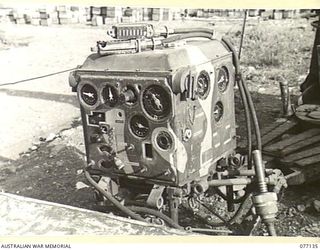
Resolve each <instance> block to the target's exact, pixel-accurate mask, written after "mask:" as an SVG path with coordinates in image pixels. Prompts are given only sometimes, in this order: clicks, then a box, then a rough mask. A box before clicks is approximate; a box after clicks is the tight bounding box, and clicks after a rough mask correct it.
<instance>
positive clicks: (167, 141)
mask: <svg viewBox="0 0 320 250" xmlns="http://www.w3.org/2000/svg"><path fill="white" fill-rule="evenodd" d="M156 140H157V144H158V146H159V147H160V148H161V149H163V150H168V149H170V148H172V138H171V136H170V134H169V133H168V132H165V131H162V132H160V133H159V134H158V136H157V139H156Z"/></svg>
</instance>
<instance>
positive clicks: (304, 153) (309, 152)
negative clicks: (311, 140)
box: [280, 146, 320, 164]
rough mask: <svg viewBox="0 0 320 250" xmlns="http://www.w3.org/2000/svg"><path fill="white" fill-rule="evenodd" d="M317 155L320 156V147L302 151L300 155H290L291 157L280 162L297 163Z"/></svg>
mask: <svg viewBox="0 0 320 250" xmlns="http://www.w3.org/2000/svg"><path fill="white" fill-rule="evenodd" d="M317 154H320V146H317V147H314V148H310V149H307V150H304V151H301V152H299V153H295V154H290V155H288V156H286V157H284V158H282V159H281V160H280V162H281V163H284V164H289V163H290V162H294V161H297V160H300V159H303V158H306V157H310V156H313V155H317Z"/></svg>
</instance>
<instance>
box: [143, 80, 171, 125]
mask: <svg viewBox="0 0 320 250" xmlns="http://www.w3.org/2000/svg"><path fill="white" fill-rule="evenodd" d="M143 107H144V109H145V111H146V112H147V113H148V115H150V116H151V117H152V118H153V119H155V120H161V119H163V118H165V117H167V116H168V115H169V114H170V111H171V100H170V95H169V93H168V92H167V91H166V90H165V89H164V88H163V87H161V86H158V85H151V86H149V87H148V88H146V90H145V91H144V93H143Z"/></svg>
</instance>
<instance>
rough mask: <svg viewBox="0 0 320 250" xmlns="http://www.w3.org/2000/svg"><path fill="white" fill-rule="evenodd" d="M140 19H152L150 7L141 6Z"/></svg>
mask: <svg viewBox="0 0 320 250" xmlns="http://www.w3.org/2000/svg"><path fill="white" fill-rule="evenodd" d="M142 20H143V21H151V20H152V8H143V9H142Z"/></svg>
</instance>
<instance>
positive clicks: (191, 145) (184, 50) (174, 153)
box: [70, 24, 280, 232]
mask: <svg viewBox="0 0 320 250" xmlns="http://www.w3.org/2000/svg"><path fill="white" fill-rule="evenodd" d="M108 34H109V36H110V37H112V39H110V40H108V41H99V42H97V46H96V48H95V50H96V53H94V54H92V55H90V56H89V57H88V58H87V60H86V61H85V62H84V64H83V65H82V66H80V67H79V68H78V69H77V70H76V71H74V72H72V73H71V74H70V85H71V86H72V88H73V90H74V91H76V92H77V94H78V98H79V101H80V104H81V114H82V122H83V127H84V137H85V145H86V154H87V163H88V167H87V168H86V171H85V173H86V177H87V178H88V180H89V182H90V183H91V184H92V185H93V186H94V187H95V188H96V197H97V199H98V200H99V201H100V202H101V203H103V204H113V205H114V206H116V207H118V208H119V209H120V211H122V212H123V213H125V214H126V215H128V216H130V217H132V218H135V219H138V220H147V221H150V222H153V223H160V224H167V225H170V226H173V227H176V228H180V229H181V228H188V229H189V230H192V231H203V229H199V228H193V227H192V224H190V222H189V224H188V223H187V222H186V221H188V220H185V217H186V216H185V215H186V213H185V212H182V211H186V212H190V214H192V215H197V217H199V218H201V221H202V223H204V224H205V225H207V226H208V225H209V229H208V227H207V229H206V230H205V231H206V232H215V230H214V229H213V228H214V227H215V226H226V227H227V228H228V230H229V231H228V232H230V230H231V229H230V225H232V224H234V223H238V222H239V219H240V217H241V216H242V212H243V211H244V209H243V207H242V206H243V205H240V206H239V205H237V204H241V203H243V202H246V201H248V199H250V197H251V193H252V191H253V190H255V191H256V192H257V193H256V194H255V196H254V197H256V199H254V200H253V201H254V204H255V205H256V207H259V208H260V209H257V211H258V215H260V216H261V217H262V218H265V217H266V218H267V219H266V220H265V221H268V222H270V224H272V222H273V220H274V218H275V214H276V197H275V196H274V193H272V192H271V193H270V192H269V191H270V190H271V189H270V187H269V189H268V188H267V185H269V184H270V185H269V186H272V187H278V185H277V184H278V181H277V180H278V177H279V176H280V173H279V172H277V171H272V170H271V171H270V170H268V171H266V170H265V169H264V165H263V163H262V160H261V157H259V155H261V153H260V151H259V150H258V151H256V152H255V154H254V155H257V157H252V156H254V155H252V152H251V151H252V145H251V142H250V143H249V144H250V145H249V148H248V155H247V156H246V155H240V154H238V153H237V152H236V139H237V136H236V126H235V111H234V105H235V104H234V86H235V84H238V85H239V89H240V92H241V96H242V99H243V102H244V104H245V105H244V106H245V107H246V115H247V117H248V118H249V119H250V117H254V116H255V113H254V108H253V106H252V105H251V104H252V103H250V102H249V101H248V100H251V99H249V98H250V96H249V92H248V91H246V87H245V86H244V84H242V81H241V79H240V74H239V70H238V63H237V58H236V55H235V53H234V50H233V47H232V45H231V44H230V43H229V42H228V41H227V40H226V39H224V38H222V39H221V38H219V37H218V36H217V35H216V33H215V32H214V31H212V30H210V29H204V28H200V29H170V28H168V27H161V28H155V27H153V26H152V25H149V24H141V25H140V24H134V25H126V26H123V25H118V26H113V27H112V29H111V30H110V31H109V32H108ZM253 120H254V119H253ZM248 123H250V120H249V121H248ZM248 126H249V125H248ZM255 128H256V129H257V127H255ZM256 132H257V131H256ZM250 133H251V132H250ZM257 135H258V132H257ZM250 138H251V137H250ZM257 141H259V140H257ZM258 149H259V148H258ZM258 184H259V185H258ZM259 187H262V189H261V188H260V189H261V190H260V189H259ZM214 195H216V196H217V195H220V196H221V197H222V198H223V199H225V200H226V201H225V202H226V206H227V209H228V211H229V213H230V216H229V218H231V219H230V220H229V221H228V219H227V218H226V219H225V218H221V216H220V215H217V214H216V212H214V209H215V207H216V206H218V204H215V203H214V202H212V201H211V203H210V202H209V204H207V203H206V201H205V200H206V199H207V198H208V197H213V196H214ZM220 205H221V204H220ZM236 207H239V209H238V210H237V211H236V212H235V213H234V211H235V210H236V209H235V208H236ZM241 207H242V208H241ZM246 212H248V211H246ZM233 213H234V215H233ZM259 213H260V214H259ZM217 220H218V221H217ZM231 232H232V230H231Z"/></svg>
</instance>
